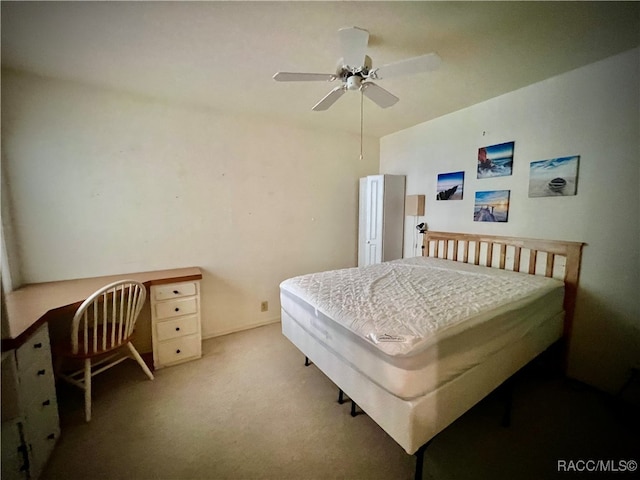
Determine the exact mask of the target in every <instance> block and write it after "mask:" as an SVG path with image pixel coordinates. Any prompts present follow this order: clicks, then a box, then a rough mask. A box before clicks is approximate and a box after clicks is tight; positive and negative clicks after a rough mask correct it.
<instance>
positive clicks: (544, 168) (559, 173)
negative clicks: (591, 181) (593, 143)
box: [529, 155, 580, 197]
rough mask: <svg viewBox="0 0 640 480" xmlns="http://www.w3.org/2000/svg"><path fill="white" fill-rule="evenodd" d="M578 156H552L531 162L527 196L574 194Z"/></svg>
mask: <svg viewBox="0 0 640 480" xmlns="http://www.w3.org/2000/svg"><path fill="white" fill-rule="evenodd" d="M579 161H580V156H578V155H574V156H573V157H561V158H552V159H550V160H540V161H537V162H531V166H530V167H529V197H559V196H566V195H575V194H576V186H577V182H578V163H579Z"/></svg>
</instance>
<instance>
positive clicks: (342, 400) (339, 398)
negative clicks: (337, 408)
mask: <svg viewBox="0 0 640 480" xmlns="http://www.w3.org/2000/svg"><path fill="white" fill-rule="evenodd" d="M338 403H339V404H340V405H342V404H343V403H344V392H343V391H342V389H341V388H339V389H338Z"/></svg>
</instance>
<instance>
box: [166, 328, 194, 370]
mask: <svg viewBox="0 0 640 480" xmlns="http://www.w3.org/2000/svg"><path fill="white" fill-rule="evenodd" d="M201 352H202V341H201V339H200V335H189V336H186V337H179V338H175V339H173V340H167V341H166V342H161V343H158V364H159V365H160V366H164V365H169V364H172V363H178V362H182V361H184V360H190V359H194V358H198V357H200V356H201V355H202V353H201Z"/></svg>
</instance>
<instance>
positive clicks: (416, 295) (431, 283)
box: [280, 232, 583, 478]
mask: <svg viewBox="0 0 640 480" xmlns="http://www.w3.org/2000/svg"><path fill="white" fill-rule="evenodd" d="M582 247H583V244H582V243H579V242H563V241H551V240H536V239H524V238H515V237H500V236H491V235H481V234H462V233H447V232H425V234H424V237H423V246H422V252H423V254H422V257H417V258H409V259H402V260H396V261H393V262H383V263H382V264H377V265H371V266H367V267H361V268H350V269H341V270H334V271H331V272H319V273H313V274H308V275H302V276H298V277H294V278H290V279H287V280H285V281H284V282H282V284H281V285H280V292H281V293H280V297H281V306H282V312H281V313H282V332H283V334H284V335H285V337H287V338H288V339H289V340H290V341H291V342H292V343H293V344H294V345H296V346H297V347H298V349H299V350H300V351H301V352H302V353H303V354H304V355H305V356H306V357H307V359H309V360H311V361H312V362H313V363H314V364H315V365H316V366H317V367H318V368H319V369H320V370H321V371H322V372H323V373H324V374H325V375H327V376H328V377H329V378H330V379H331V380H332V381H333V382H334V383H335V384H336V385H337V386H338V387H339V389H340V394H341V395H342V392H344V393H346V394H347V395H348V397H349V398H350V399H351V400H352V402H355V403H352V405H354V404H357V405H358V406H359V407H360V408H361V409H362V410H363V411H364V412H365V413H366V414H367V415H369V417H371V418H372V419H373V420H374V421H375V422H376V423H377V424H378V425H379V426H380V427H381V428H382V429H383V430H384V431H385V432H386V433H387V434H389V435H390V436H391V437H392V438H393V439H394V440H395V441H396V442H397V443H398V444H399V445H400V446H401V447H402V448H404V450H405V451H406V452H407V453H409V454H414V453H415V454H416V455H417V456H418V464H417V468H416V477H418V478H419V476H421V471H422V457H423V455H422V453H423V452H424V448H426V445H428V443H429V442H430V440H431V439H432V438H433V437H435V436H436V435H437V434H438V433H439V432H440V431H442V430H443V429H445V428H446V427H447V426H448V425H450V424H451V423H452V422H453V421H455V420H456V419H457V418H458V417H460V416H461V415H462V414H464V413H465V412H466V411H467V410H468V409H470V408H471V407H472V406H473V405H475V404H476V403H477V402H478V401H480V400H481V399H482V398H484V397H485V396H486V395H487V394H489V393H490V392H492V391H493V390H494V389H496V388H497V387H498V386H500V385H501V384H502V383H503V382H505V381H506V380H507V379H509V378H510V377H511V376H512V375H513V374H514V373H515V372H517V371H518V370H519V369H520V368H522V367H523V366H524V365H526V364H527V363H528V362H530V361H531V360H532V359H534V358H535V357H536V356H538V355H539V354H540V353H541V352H543V351H545V350H546V349H547V348H548V347H550V346H551V345H552V344H556V343H558V342H559V341H560V340H564V341H565V342H564V344H565V345H566V342H568V340H569V339H570V335H571V326H572V320H573V311H574V308H575V297H576V291H577V286H578V276H579V269H580V258H581V252H582ZM352 408H353V407H352Z"/></svg>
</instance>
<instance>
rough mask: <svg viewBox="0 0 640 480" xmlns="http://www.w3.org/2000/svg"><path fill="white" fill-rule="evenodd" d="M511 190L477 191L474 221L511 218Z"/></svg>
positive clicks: (495, 220)
mask: <svg viewBox="0 0 640 480" xmlns="http://www.w3.org/2000/svg"><path fill="white" fill-rule="evenodd" d="M510 193H511V190H489V191H486V192H476V202H475V205H474V207H473V221H474V222H506V221H507V220H508V219H509V195H510Z"/></svg>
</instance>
